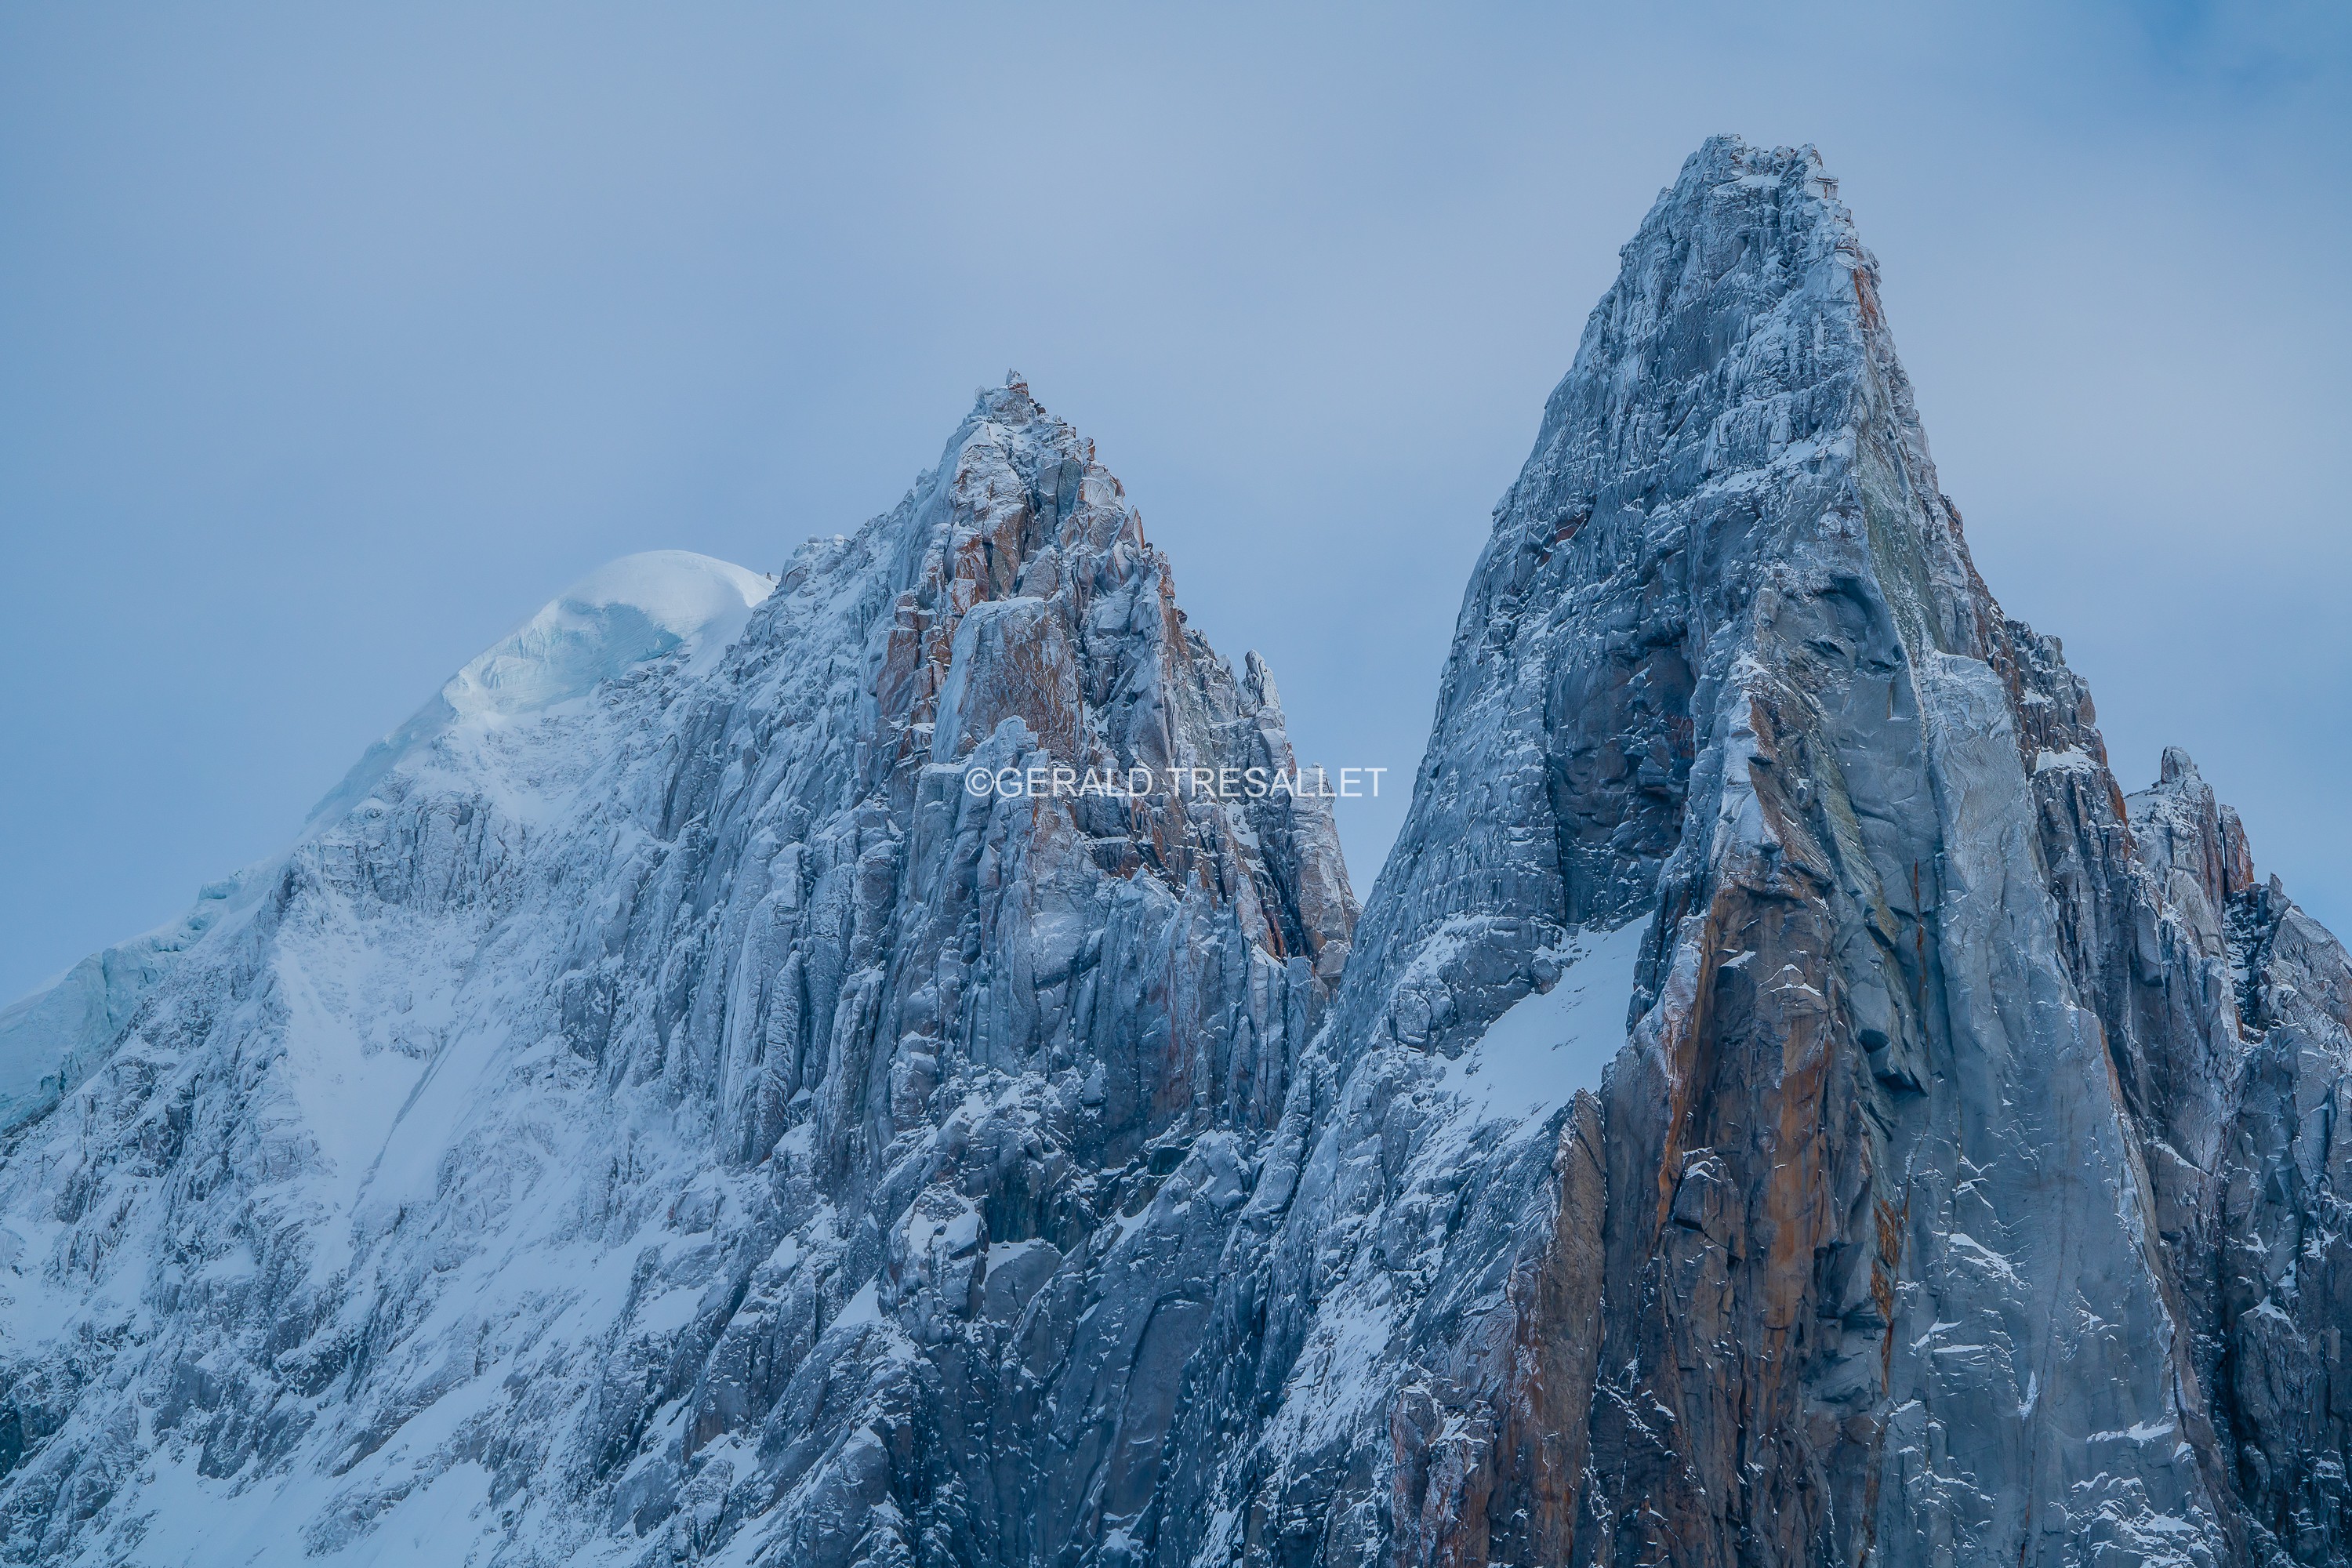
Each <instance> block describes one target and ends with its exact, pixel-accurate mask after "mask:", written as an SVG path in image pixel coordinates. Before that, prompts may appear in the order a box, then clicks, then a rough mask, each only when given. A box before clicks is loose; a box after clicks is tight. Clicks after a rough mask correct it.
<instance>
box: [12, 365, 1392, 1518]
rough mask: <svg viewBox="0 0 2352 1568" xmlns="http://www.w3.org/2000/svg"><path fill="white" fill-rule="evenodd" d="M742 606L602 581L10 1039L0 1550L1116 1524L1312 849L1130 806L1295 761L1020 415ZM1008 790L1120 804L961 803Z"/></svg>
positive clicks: (1259, 1086)
mask: <svg viewBox="0 0 2352 1568" xmlns="http://www.w3.org/2000/svg"><path fill="white" fill-rule="evenodd" d="M770 588H771V584H769V583H768V581H767V580H765V579H763V578H759V577H756V576H755V575H754V574H749V573H744V572H741V571H740V569H736V568H730V567H725V566H723V565H721V564H720V563H714V562H709V561H707V560H704V559H702V558H699V557H678V556H672V557H663V558H637V559H633V560H632V561H631V562H625V563H617V564H616V566H615V567H614V568H612V569H608V571H607V572H606V573H604V574H599V577H597V578H595V579H591V580H590V582H589V583H588V584H583V585H582V587H581V588H579V589H576V590H574V592H573V593H572V594H571V595H567V596H566V597H565V598H564V599H562V600H561V601H559V602H558V603H556V604H555V605H550V606H549V608H548V609H547V610H546V611H544V612H542V613H541V616H539V617H537V618H536V619H534V620H533V621H532V622H531V623H530V625H529V626H525V627H524V628H523V629H522V630H521V631H520V632H518V633H517V634H516V635H515V636H514V637H511V638H509V640H508V641H507V642H506V643H504V644H501V645H500V646H499V647H497V648H494V649H492V650H491V651H490V652H489V653H488V654H485V655H484V656H483V657H482V658H480V659H478V660H476V661H475V663H474V664H472V665H469V666H468V667H467V669H466V670H465V671H464V672H462V673H461V674H460V675H459V676H458V677H457V679H454V680H452V681H451V682H450V684H449V686H448V687H447V688H446V689H445V691H444V692H443V694H442V696H441V697H440V698H438V699H436V700H435V702H433V703H432V704H429V705H428V706H427V707H426V709H425V710H424V711H423V712H421V713H420V714H419V715H418V716H417V718H416V719H415V721H412V722H411V723H410V724H409V725H408V726H407V727H405V728H404V730H402V731H400V732H399V733H397V734H395V735H394V736H393V737H391V738H390V739H388V740H387V742H385V743H384V745H383V746H381V747H379V748H377V750H376V751H375V752H372V753H371V754H370V756H369V758H368V759H367V760H366V761H364V762H363V763H362V765H361V766H360V768H359V769H358V770H356V771H355V772H354V773H353V775H352V779H351V780H350V781H348V782H347V783H346V784H345V785H344V786H343V788H342V789H341V790H339V791H338V792H337V793H336V795H333V796H331V797H330V800H329V802H328V804H327V805H325V806H323V807H322V808H321V812H320V817H319V818H318V820H317V821H316V822H315V823H314V826H313V828H312V830H311V832H310V835H309V836H308V837H305V839H304V840H303V841H302V843H301V844H300V845H299V847H297V848H296V849H295V850H294V851H293V852H292V853H291V854H289V856H287V857H286V858H284V859H283V860H282V861H280V862H277V863H273V864H271V865H269V866H267V867H264V868H257V869H256V870H255V871H252V872H249V873H247V875H245V876H244V877H242V878H240V879H233V880H232V881H231V882H229V883H225V884H222V885H221V886H220V887H218V888H215V889H208V893H209V894H210V895H212V896H211V897H209V898H208V899H207V900H206V901H205V903H204V904H203V905H200V906H199V910H198V912H197V914H196V915H194V916H192V917H191V919H190V920H189V921H186V922H184V923H183V925H182V926H181V927H179V928H175V929H174V931H172V932H169V933H166V934H165V936H164V937H163V938H159V939H151V940H147V941H144V942H142V943H140V944H135V945H134V947H133V948H131V949H126V950H125V951H124V954H123V955H110V956H109V957H108V958H107V959H106V960H104V961H101V962H96V963H95V964H94V967H93V966H85V967H86V968H88V969H89V971H90V973H89V974H85V975H81V976H80V977H79V979H77V980H76V981H75V982H74V984H75V987H76V989H75V990H74V991H73V992H72V993H71V994H68V995H66V996H64V997H63V998H62V999H59V998H55V997H53V998H51V999H49V1000H47V1001H46V1002H42V1001H38V1000H37V1002H36V1003H35V1004H34V1005H30V1006H26V1007H20V1008H18V1009H15V1010H13V1011H12V1012H11V1014H10V1015H9V1016H8V1020H7V1021H8V1024H9V1026H10V1027H11V1028H12V1030H13V1031H14V1033H13V1034H12V1036H11V1046H12V1049H15V1050H16V1051H17V1052H18V1053H19V1054H20V1061H21V1060H24V1059H29V1058H30V1057H31V1056H32V1055H33V1054H35V1053H38V1054H39V1056H40V1059H41V1061H42V1062H43V1063H46V1064H47V1065H46V1066H44V1067H42V1068H41V1071H42V1073H43V1074H45V1075H46V1076H47V1081H48V1085H49V1095H50V1098H52V1099H55V1098H56V1097H57V1096H58V1094H60V1093H62V1095H63V1099H62V1102H61V1103H58V1104H56V1106H55V1108H54V1109H53V1110H49V1111H48V1112H47V1114H46V1115H45V1116H39V1117H37V1119H35V1120H33V1121H29V1122H28V1123H26V1125H24V1126H22V1127H21V1128H20V1129H19V1130H18V1131H16V1133H15V1134H14V1135H13V1136H12V1137H11V1139H10V1141H9V1142H7V1144H6V1145H5V1148H4V1149H0V1162H5V1163H0V1264H5V1273H0V1312H5V1317H0V1324H5V1327H0V1400H5V1405H0V1472H5V1477H0V1555H5V1558H6V1559H7V1560H10V1561H22V1562H31V1561H38V1562H43V1563H48V1562H88V1563H121V1562H126V1561H152V1562H168V1563H180V1562H183V1561H186V1560H189V1559H190V1558H192V1557H193V1558H194V1560H197V1561H223V1562H244V1561H247V1557H248V1553H252V1552H258V1553H259V1554H260V1555H261V1556H262V1557H264V1558H267V1559H271V1560H275V1559H277V1558H280V1557H282V1558H284V1559H286V1560H288V1561H295V1560H303V1559H305V1558H306V1557H307V1556H308V1555H309V1554H324V1555H327V1556H330V1557H332V1556H336V1555H338V1554H344V1553H348V1554H350V1555H352V1556H355V1557H357V1558H360V1559H362V1560H367V1561H385V1562H408V1561H415V1562H451V1563H454V1562H458V1561H462V1560H467V1554H468V1553H473V1554H475V1559H476V1560H487V1559H491V1558H495V1560H497V1561H500V1562H513V1563H572V1562H581V1561H596V1560H607V1559H609V1560H612V1561H618V1562H637V1561H660V1562H669V1561H673V1560H677V1559H679V1558H691V1557H695V1556H698V1555H700V1554H702V1553H705V1552H719V1551H728V1552H733V1553H735V1554H737V1556H738V1557H739V1559H740V1557H742V1556H748V1555H750V1554H751V1553H753V1552H761V1551H765V1552H769V1553H770V1554H771V1555H770V1557H769V1558H768V1559H765V1560H771V1561H782V1562H791V1563H848V1562H852V1561H866V1562H877V1563H882V1562H906V1561H913V1560H915V1559H916V1558H917V1557H923V1558H926V1559H933V1558H936V1557H937V1556H938V1555H939V1554H940V1553H941V1552H947V1553H949V1554H950V1555H953V1556H957V1557H961V1558H962V1559H964V1560H975V1559H976V1560H985V1561H1003V1562H1014V1561H1029V1560H1034V1559H1038V1558H1040V1557H1042V1556H1045V1555H1049V1554H1050V1553H1051V1552H1054V1551H1055V1550H1058V1548H1059V1544H1060V1543H1061V1542H1066V1541H1070V1540H1077V1539H1084V1538H1086V1537H1087V1536H1088V1535H1089V1534H1091V1533H1094V1532H1096V1531H1099V1530H1100V1529H1101V1528H1102V1521H1103V1518H1104V1515H1105V1513H1106V1510H1111V1511H1114V1512H1115V1511H1117V1510H1118V1509H1119V1508H1120V1507H1121V1506H1122V1504H1121V1502H1120V1500H1121V1499H1123V1498H1124V1497H1125V1496H1126V1494H1127V1492H1129V1491H1131V1490H1132V1489H1134V1488H1136V1487H1137V1486H1139V1485H1145V1486H1148V1484H1149V1479H1150V1476H1151V1475H1152V1474H1153V1472H1154V1456H1155V1454H1156V1452H1157V1448H1158V1446H1159V1444H1160V1439H1161V1436H1162V1434H1163V1432H1164V1431H1165V1428H1166V1426H1167V1423H1168V1418H1169V1405H1168V1400H1167V1396H1166V1388H1167V1371H1168V1369H1169V1368H1170V1367H1171V1366H1174V1365H1179V1364H1181V1363H1182V1362H1183V1361H1184V1359H1185V1358H1186V1356H1187V1354H1188V1353H1189V1352H1190V1350H1191V1348H1192V1341H1193V1339H1194V1337H1195V1335H1196V1334H1197V1331H1198V1325H1199V1322H1200V1321H1201V1318H1202V1315H1203V1312H1204V1309H1203V1308H1202V1307H1201V1306H1200V1305H1198V1304H1197V1302H1198V1299H1199V1298H1202V1297H1204V1296H1205V1295H1206V1293H1207V1287H1206V1284H1205V1281H1206V1279H1208V1277H1209V1275H1210V1274H1211V1272H1212V1269H1213V1261H1214V1258H1215V1256H1216V1251H1217V1247H1218V1246H1219V1243H1220V1240H1221V1237H1222V1233H1223V1219H1222V1216H1223V1215H1229V1214H1230V1213H1232V1212H1233V1211H1234V1208H1235V1207H1237V1205H1238V1204H1239V1202H1240V1199H1241V1196H1242V1194H1243V1192H1244V1188H1245V1186H1246V1184H1247V1181H1248V1173H1247V1171H1246V1169H1245V1166H1244V1159H1243V1155H1242V1151H1244V1150H1245V1149H1246V1148H1247V1147H1248V1146H1249V1145H1251V1144H1252V1143H1253V1142H1255V1141H1256V1140H1257V1139H1258V1138H1260V1137H1261V1136H1262V1134H1263V1132H1264V1131H1265V1128H1266V1127H1267V1126H1268V1125H1269V1124H1270V1123H1271V1122H1272V1121H1273V1120H1274V1119H1275V1117H1276V1114H1277V1112H1278V1111H1279V1109H1280V1107H1281V1106H1282V1104H1283V1102H1284V1097H1285V1094H1286V1089H1287V1084H1288V1078H1289V1074H1290V1071H1291V1068H1292V1065H1293V1063H1294V1061H1295V1060H1296V1058H1297V1057H1298V1055H1299V1053H1300V1051H1301V1049H1302V1048H1303V1047H1304V1044H1305V1042H1306V1040H1307V1037H1308V1035H1309V1034H1310V1032H1311V1031H1312V1029H1313V1028H1314V1026H1315V1025H1316V1023H1317V1021H1318V1018H1319V1016H1320V1014H1321V1012H1322V1010H1323V1007H1324V1005H1325V1002H1326V999H1327V996H1328V991H1329V988H1330V986H1331V985H1332V984H1334V983H1335V982H1336V980H1337V979H1338V976H1339V973H1340V969H1341V967H1342V964H1343V963H1344V960H1345V956H1346V953H1347V951H1348V943H1349V931H1350V928H1351V926H1352V925H1353V923H1354V919H1355V905H1354V901H1353V899H1352V897H1351V895H1350V893H1349V888H1348V882H1347V876H1346V872H1345V869H1344V868H1343V867H1342V865H1341V862H1340V858H1339V848H1338V844H1337V840H1336V838H1335V837H1334V835H1333V832H1332V826H1331V822H1330V819H1329V816H1328V809H1327V808H1326V807H1325V806H1323V805H1322V804H1321V803H1320V802H1318V801H1316V800H1314V799H1311V798H1309V799H1306V800H1294V799H1291V798H1288V797H1286V796H1283V795H1274V796H1271V797H1269V798H1265V799H1261V800H1258V801H1255V802H1246V803H1243V804H1225V803H1221V802H1217V801H1213V800H1207V799H1202V798H1201V797H1199V796H1198V795H1184V794H1172V793H1171V792H1170V791H1169V790H1168V789H1167V788H1166V782H1165V773H1164V770H1166V769H1167V768H1169V767H1171V766H1181V767H1186V768H1190V767H1194V766H1205V767H1210V768H1221V767H1229V766H1230V767H1236V768H1250V767H1262V768H1265V769H1267V770H1268V771H1269V772H1271V771H1273V770H1276V769H1281V770H1294V769H1295V768H1296V763H1294V761H1293V759H1292V757H1291V754H1290V750H1289V745H1288V742H1287V741H1286V739H1285V734H1284V729H1283V721H1282V712H1281V709H1280V707H1279V705H1278V702H1277V700H1276V695H1275V690H1274V686H1273V682H1272V680H1271V679H1270V678H1269V677H1268V676H1267V674H1266V672H1265V668H1264V667H1263V666H1262V665H1261V664H1260V663H1259V662H1258V660H1257V659H1256V658H1255V656H1252V657H1251V658H1250V659H1249V660H1248V663H1247V667H1246V670H1245V672H1244V675H1243V676H1242V677H1240V678H1239V679H1236V678H1235V677H1234V674H1233V673H1232V672H1231V671H1230V670H1229V669H1228V668H1227V667H1226V666H1225V665H1223V663H1222V662H1221V661H1219V660H1218V659H1217V658H1215V657H1214V656H1213V655H1212V654H1211V652H1210V651H1209V649H1208V648H1207V647H1206V646H1205V645H1204V644H1203V643H1202V641H1201V639H1200V638H1199V637H1197V636H1196V635H1195V634H1193V633H1192V632H1191V631H1189V630H1188V629H1187V628H1186V626H1185V625H1184V617H1183V615H1182V613H1181V611H1180V610H1178V609H1177V607H1176V605H1175V600H1174V597H1173V592H1172V587H1171V580H1170V576H1169V571H1168V566H1167V563H1166V562H1165V560H1164V559H1163V558H1162V557H1161V555H1160V553H1159V552H1157V551H1156V550H1154V549H1153V548H1152V547H1151V545H1150V544H1149V543H1148V542H1146V541H1145V539H1144V536H1143V533H1142V531H1141V528H1140V525H1139V520H1138V518H1137V515H1136V513H1135V512H1134V510H1132V509H1131V508H1130V507H1129V506H1128V505H1127V503H1126V501H1125V500H1124V499H1123V496H1122V492H1121V490H1120V488H1119V485H1118V481H1117V480H1116V479H1113V478H1112V477H1111V476H1110V475H1109V474H1108V472H1106V471H1105V470H1104V469H1103V468H1101V467H1100V466H1099V465H1098V464H1097V463H1096V462H1095V461H1094V457H1093V449H1092V447H1091V444H1090V443H1088V442H1087V441H1085V440H1083V439H1082V438H1080V437H1078V436H1077V435H1076V434H1075V433H1074V432H1072V431H1071V430H1070V429H1069V428H1068V426H1065V425H1063V424H1061V423H1060V422H1058V421H1056V420H1054V419H1052V418H1050V417H1048V416H1046V414H1045V410H1044V409H1042V408H1041V407H1039V406H1038V405H1036V403H1035V402H1034V400H1033V399H1032V398H1031V397H1030V395H1029V393H1028V390H1027V389H1026V388H1025V387H1024V385H1023V384H1021V383H1020V382H1019V381H1018V380H1013V381H1012V382H1011V383H1010V384H1008V385H1007V386H1006V387H1004V388H1003V390H1001V391H996V392H991V393H988V394H986V395H983V396H982V398H981V399H980V402H979V405H978V406H977V407H976V408H975V409H974V410H973V412H972V414H971V417H970V418H969V419H968V420H967V421H966V422H965V423H964V425H963V426H962V428H961V429H960V430H959V431H958V432H957V433H956V436H955V437H954V439H953V440H951V441H950V444H949V447H948V449H947V454H946V457H945V458H944V459H943V461H942V463H941V464H940V468H939V469H938V470H937V471H936V472H935V473H933V474H931V475H930V476H929V477H927V478H926V479H923V480H921V481H920V482H919V484H918V486H917V488H916V489H915V490H914V491H913V493H911V494H910V495H909V496H908V498H907V500H905V502H904V503H902V504H901V505H900V506H899V508H898V510H896V511H894V512H892V513H891V514H889V515H888V516H887V517H883V518H879V519H877V520H876V521H874V522H872V523H870V524H869V525H867V526H866V528H865V529H863V530H861V531H859V532H858V533H857V534H856V536H854V537H851V538H846V539H844V538H835V539H833V540H831V541H826V542H812V543H811V544H810V545H809V546H808V547H807V548H806V549H805V550H803V552H802V553H801V554H800V556H799V557H798V558H797V559H796V560H795V561H794V562H793V563H792V565H791V567H790V568H789V570H787V571H786V572H785V573H784V574H782V581H781V582H780V583H779V584H774V585H773V590H772V592H770ZM754 604H756V605H757V607H756V608H749V607H748V606H749V605H754ZM1031 765H1045V766H1052V765H1071V766H1073V767H1074V768H1076V769H1080V770H1083V769H1087V768H1093V769H1096V770H1097V771H1108V770H1109V769H1112V768H1116V769H1118V770H1119V771H1120V773H1122V774H1125V773H1127V771H1128V770H1129V769H1130V768H1135V767H1145V768H1150V769H1153V770H1155V772H1158V773H1160V784H1158V786H1157V787H1156V790H1155V792H1154V793H1153V794H1152V795H1150V798H1147V799H1143V800H1139V801H1130V800H1122V799H1117V798H1112V797H1108V796H1105V795H1091V796H1086V797H1083V798H1072V799H1039V798H1035V797H1031V798H1024V799H1008V798H1004V797H1003V796H1001V795H996V796H990V797H979V796H975V795H972V794H971V793H970V792H969V791H968V790H967V789H966V787H965V784H964V778H965V773H966V772H967V770H968V769H970V768H972V767H975V766H977V767H985V768H991V769H994V768H1000V767H1012V768H1026V767H1028V766H1031ZM93 998H94V1000H93ZM92 1019H96V1020H97V1023H95V1024H93V1023H92V1022H91V1020H92ZM110 1020H121V1022H120V1023H119V1024H117V1023H114V1022H110ZM101 1027H103V1028H104V1030H105V1035H106V1037H105V1038H104V1039H103V1040H96V1039H93V1038H85V1037H84V1036H85V1035H92V1034H94V1033H95V1032H96V1031H98V1030H99V1029H100V1028H101ZM92 1062H94V1063H95V1064H96V1065H95V1068H94V1070H91V1068H89V1064H90V1063H92ZM20 1076H25V1077H26V1078H27V1079H28V1080H29V1079H30V1077H31V1076H32V1075H29V1074H26V1075H20ZM1179 1204H1181V1205H1184V1206H1185V1208H1186V1211H1187V1213H1189V1214H1192V1215H1196V1216H1197V1221H1196V1223H1194V1224H1192V1226H1190V1227H1189V1228H1187V1229H1185V1230H1184V1233H1183V1236H1182V1239H1181V1244H1169V1245H1163V1242H1162V1240H1161V1239H1160V1233H1159V1232H1151V1231H1148V1230H1147V1229H1146V1228H1145V1227H1144V1226H1142V1224H1141V1216H1142V1215H1145V1214H1147V1213H1149V1212H1151V1211H1152V1209H1153V1206H1154V1205H1157V1206H1158V1207H1159V1208H1160V1209H1162V1210H1165V1209H1168V1208H1171V1207H1173V1206H1175V1205H1179ZM1139 1478H1140V1479H1139ZM378 1553H381V1554H382V1555H381V1556H377V1555H375V1554H378Z"/></svg>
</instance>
